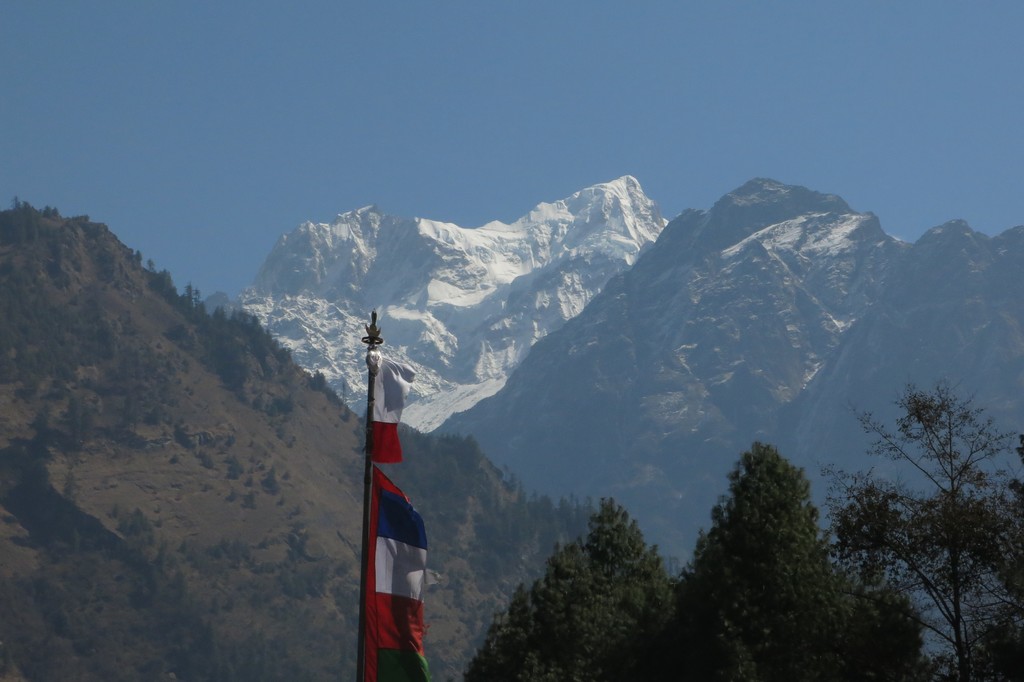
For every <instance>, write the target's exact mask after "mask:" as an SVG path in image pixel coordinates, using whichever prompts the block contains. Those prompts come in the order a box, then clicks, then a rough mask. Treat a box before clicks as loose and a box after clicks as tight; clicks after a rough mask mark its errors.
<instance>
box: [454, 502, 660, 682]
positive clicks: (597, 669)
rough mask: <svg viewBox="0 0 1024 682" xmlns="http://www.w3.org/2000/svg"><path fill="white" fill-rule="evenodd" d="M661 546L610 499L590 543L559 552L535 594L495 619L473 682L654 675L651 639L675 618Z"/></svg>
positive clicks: (521, 595)
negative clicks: (648, 672)
mask: <svg viewBox="0 0 1024 682" xmlns="http://www.w3.org/2000/svg"><path fill="white" fill-rule="evenodd" d="M671 604H672V599H671V581H670V579H669V577H668V574H667V573H666V572H665V570H664V567H663V565H662V562H661V559H660V557H659V556H658V554H657V550H656V548H652V547H648V546H647V545H646V544H645V542H644V540H643V535H642V534H641V533H640V530H639V528H638V526H637V524H636V522H635V521H632V520H630V519H629V516H628V514H627V513H626V511H625V510H624V509H623V508H622V507H620V506H618V505H616V504H615V503H614V502H613V501H611V500H603V501H602V502H601V506H600V508H599V509H598V511H597V512H596V513H595V514H594V515H593V516H592V517H591V520H590V529H589V533H588V535H587V537H586V539H585V540H582V541H580V540H577V541H576V542H574V543H571V544H569V545H566V546H565V547H563V548H561V549H559V550H558V551H556V552H555V554H554V555H553V556H552V557H551V558H550V559H549V560H548V563H547V570H546V572H545V574H544V576H543V577H542V578H540V579H539V580H537V581H536V582H535V583H534V584H533V586H532V587H531V589H530V590H526V589H525V588H524V587H522V586H520V588H519V590H517V592H516V594H515V596H514V597H513V599H512V602H511V604H510V605H509V608H508V610H507V611H506V612H505V613H504V614H501V615H499V616H498V617H497V618H496V620H495V621H494V623H492V625H491V627H490V630H489V631H488V634H487V639H486V641H485V642H484V645H483V647H482V648H481V650H480V651H479V652H478V653H477V656H476V657H475V658H474V659H473V661H472V662H471V663H470V666H469V669H468V671H467V673H466V677H465V679H466V680H467V682H479V681H482V680H486V681H487V682H502V681H504V680H517V681H523V682H525V681H527V680H529V681H531V682H533V681H542V682H543V681H546V680H551V681H553V682H554V681H557V682H573V681H578V682H601V681H603V680H608V681H609V682H610V681H612V680H615V681H621V680H633V679H635V680H640V679H650V678H649V677H648V676H647V675H646V674H645V673H644V670H645V669H646V666H647V664H648V660H649V657H650V651H649V646H650V642H651V641H652V640H653V637H654V635H655V634H656V633H658V632H660V631H661V630H662V629H663V627H664V625H665V623H666V622H667V620H668V617H669V615H670V613H671Z"/></svg>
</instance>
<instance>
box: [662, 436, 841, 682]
mask: <svg viewBox="0 0 1024 682" xmlns="http://www.w3.org/2000/svg"><path fill="white" fill-rule="evenodd" d="M711 518H712V524H711V528H710V530H708V531H707V532H702V533H701V535H700V536H699V538H698V540H697V547H696V550H695V551H694V556H693V559H692V560H691V562H690V564H689V566H688V567H687V568H686V570H684V572H683V575H682V577H681V580H680V582H679V588H678V601H677V604H676V613H677V614H678V623H677V625H676V627H675V628H673V631H672V632H671V633H670V637H671V639H672V640H674V641H670V642H669V643H668V645H669V646H673V645H674V647H675V649H676V650H677V651H678V652H681V653H682V659H683V660H682V663H681V665H682V668H683V671H684V673H685V675H684V676H683V677H685V678H686V679H700V680H766V681H769V680H779V681H780V682H781V681H783V680H785V681H787V682H799V681H801V680H824V679H853V678H851V677H847V676H845V675H844V672H843V656H842V652H841V650H840V648H839V646H838V643H840V642H842V641H843V640H844V639H845V635H846V634H847V628H846V624H847V622H848V619H849V614H850V607H851V602H850V600H849V598H848V597H847V594H846V587H847V585H846V583H845V582H844V580H843V579H842V577H841V576H840V575H839V574H837V573H836V572H835V571H834V570H833V567H832V564H831V563H830V560H829V551H830V550H829V545H828V542H827V541H826V539H825V537H824V534H823V532H822V530H821V528H820V527H819V525H818V510H817V509H816V508H815V506H814V505H813V504H812V502H811V498H810V484H809V483H808V481H807V478H806V477H805V476H804V474H803V471H802V470H800V469H798V468H797V467H795V466H793V465H792V464H790V463H789V462H788V461H786V460H785V459H784V458H783V457H782V456H781V455H780V454H779V452H778V451H777V450H776V449H775V448H774V447H772V446H770V445H765V444H762V443H754V444H753V446H752V447H751V449H750V450H749V451H748V452H745V453H743V455H742V456H741V458H740V460H739V462H738V463H737V465H736V467H735V469H734V470H733V471H732V472H731V473H730V474H729V492H728V495H727V496H726V497H724V498H723V499H722V500H721V501H720V502H719V504H717V505H716V506H715V508H714V509H713V510H712V513H711ZM669 673H670V671H668V670H665V671H663V677H664V676H667V675H669ZM680 677H681V676H680V675H679V673H678V671H677V673H676V675H674V676H673V678H680ZM664 679H670V678H669V677H664Z"/></svg>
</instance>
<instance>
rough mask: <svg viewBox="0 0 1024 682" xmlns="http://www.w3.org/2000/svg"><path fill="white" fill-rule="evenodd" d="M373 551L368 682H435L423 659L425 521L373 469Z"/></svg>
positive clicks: (368, 598)
mask: <svg viewBox="0 0 1024 682" xmlns="http://www.w3.org/2000/svg"><path fill="white" fill-rule="evenodd" d="M369 537H370V538H371V543H373V544H374V545H375V546H371V547H370V548H369V551H368V553H367V557H366V558H365V559H364V560H366V561H369V562H370V565H369V566H368V567H367V569H368V570H367V572H366V576H367V578H366V582H367V584H366V587H365V589H366V594H365V595H364V599H365V612H366V631H365V633H364V635H365V637H364V646H365V649H364V661H365V663H364V677H363V680H362V682H429V681H430V670H429V669H428V667H427V659H426V658H424V656H423V630H424V628H423V585H424V580H425V578H426V574H427V535H426V532H425V531H424V529H423V519H422V518H421V517H420V515H419V513H418V512H417V511H416V510H415V509H413V506H412V504H410V503H409V498H407V497H406V496H405V493H403V492H402V491H401V490H399V489H398V487H397V486H396V485H395V484H394V483H392V482H391V481H390V480H388V477H387V476H385V475H384V474H383V473H382V472H381V471H380V469H378V468H377V467H373V482H372V491H371V496H370V529H369Z"/></svg>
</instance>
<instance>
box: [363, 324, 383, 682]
mask: <svg viewBox="0 0 1024 682" xmlns="http://www.w3.org/2000/svg"><path fill="white" fill-rule="evenodd" d="M362 341H363V343H365V344H366V346H367V348H366V369H367V375H368V377H367V381H366V446H365V449H364V455H365V456H364V474H363V539H362V551H361V552H360V554H359V558H360V568H359V636H358V638H357V640H358V644H357V646H358V651H357V654H356V682H363V678H364V677H365V676H366V675H365V670H366V583H367V572H368V570H369V569H368V567H369V561H367V559H368V558H369V554H368V552H369V549H370V538H369V537H368V535H367V534H368V533H369V532H370V497H371V495H372V489H371V486H372V485H373V463H372V460H371V453H372V452H373V401H374V395H373V393H374V384H375V383H376V378H377V371H378V370H379V369H380V359H381V355H380V351H379V350H378V349H377V347H378V346H380V345H381V344H382V343H384V339H382V338H381V336H380V328H379V327H378V326H377V311H376V310H374V311H373V312H372V313H371V314H370V324H369V325H368V326H367V327H366V336H364V337H363V339H362Z"/></svg>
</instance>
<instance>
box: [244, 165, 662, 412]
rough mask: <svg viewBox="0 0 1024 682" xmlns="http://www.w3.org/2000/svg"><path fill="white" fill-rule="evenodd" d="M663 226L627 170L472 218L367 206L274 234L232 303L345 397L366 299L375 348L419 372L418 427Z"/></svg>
mask: <svg viewBox="0 0 1024 682" xmlns="http://www.w3.org/2000/svg"><path fill="white" fill-rule="evenodd" d="M664 225H665V221H664V219H663V218H662V217H661V214H660V212H659V211H658V208H657V206H656V205H655V203H654V202H653V201H652V200H651V199H650V198H648V197H647V196H646V195H645V194H644V193H643V190H642V188H641V187H640V184H639V183H638V182H637V181H636V179H634V178H632V177H629V176H625V177H622V178H619V179H617V180H614V181H612V182H608V183H602V184H599V185H595V186H593V187H589V188H587V189H584V190H581V191H580V192H577V193H575V194H573V195H572V196H570V197H568V198H566V199H563V200H561V201H556V202H552V203H542V204H539V205H538V206H537V207H536V208H534V209H533V210H532V211H530V213H529V214H527V215H526V216H523V217H522V218H520V219H519V220H516V221H515V222H513V223H511V224H505V223H502V222H498V221H493V222H490V223H487V224H486V225H483V226H480V227H477V228H464V227H460V226H458V225H454V224H452V223H446V222H441V221H436V220H428V219H424V218H415V219H403V218H397V217H394V216H389V215H387V214H384V213H381V212H380V211H379V210H378V209H377V208H376V207H374V206H368V207H364V208H361V209H358V210H356V211H350V212H348V213H344V214H341V215H339V216H338V217H337V218H336V219H335V221H334V222H333V223H331V224H323V223H321V224H315V223H311V222H307V223H304V224H302V225H300V226H299V227H298V228H296V229H295V230H294V231H293V232H291V233H290V234H286V235H284V236H282V237H281V239H280V240H279V241H278V243H277V245H276V246H275V247H274V249H273V250H272V251H271V253H270V254H269V255H268V257H267V259H266V261H265V263H264V265H263V267H262V268H261V269H260V272H259V273H258V275H257V276H256V278H255V281H254V283H253V285H252V286H251V287H250V288H249V289H247V290H246V291H244V292H242V294H241V296H240V298H239V303H240V305H241V306H242V307H243V308H245V309H246V310H248V311H249V312H251V313H253V314H255V315H257V316H258V317H259V318H260V320H261V321H262V322H263V323H264V324H266V325H267V326H268V327H269V328H270V330H271V332H272V333H274V335H275V336H277V337H278V338H279V340H281V342H282V343H283V344H285V345H286V346H288V347H289V348H290V349H291V351H292V353H293V355H294V357H295V359H296V360H297V361H298V362H299V363H300V364H302V365H303V366H305V367H307V368H309V369H311V370H320V371H322V372H323V373H324V375H325V376H326V377H327V379H328V381H329V383H330V384H331V385H332V386H333V387H334V388H335V389H336V390H338V392H339V393H340V394H341V395H342V396H343V398H344V399H345V400H346V401H347V402H348V403H349V404H351V405H353V406H356V407H358V406H359V403H360V402H361V401H362V400H363V390H362V387H363V386H364V384H365V368H364V367H363V362H362V358H363V353H364V348H363V347H362V344H361V343H359V337H361V336H362V333H361V331H362V329H363V325H364V324H365V323H366V322H367V321H368V319H369V314H370V311H371V310H374V309H375V310H377V312H378V314H379V316H380V322H379V324H380V325H381V328H382V330H383V336H384V338H385V341H386V344H385V346H384V350H385V352H388V353H390V354H391V355H392V356H394V357H396V359H400V360H403V361H406V362H409V363H410V364H412V365H413V366H414V367H416V369H417V371H418V376H417V380H416V383H415V388H414V392H413V395H412V396H411V400H410V403H409V405H408V407H407V408H406V410H405V413H404V415H403V421H405V422H406V423H408V424H410V425H412V426H415V427H417V428H420V429H422V430H430V429H432V428H434V427H435V426H437V425H439V424H440V423H441V422H443V421H444V420H445V419H446V418H447V417H448V416H449V415H450V414H452V413H453V412H457V411H462V410H465V409H468V408H469V407H471V406H472V405H474V404H475V403H476V402H478V401H479V400H481V399H482V398H484V397H487V396H490V395H493V394H494V393H496V392H497V391H498V390H499V389H500V388H501V387H502V386H503V385H504V383H505V380H506V379H507V377H508V375H509V373H510V372H511V371H512V369H513V368H514V367H515V366H516V365H517V364H518V363H519V362H520V361H521V360H522V359H523V357H524V356H525V355H526V353H527V351H528V350H529V348H530V347H531V346H532V345H533V344H534V343H535V342H536V341H537V340H538V339H540V338H543V337H544V336H545V335H547V334H548V333H549V332H551V331H552V330H554V329H557V328H558V327H560V326H561V325H562V324H563V323H564V322H565V321H566V320H568V319H571V318H572V317H574V316H575V315H577V314H578V313H579V312H580V311H581V310H583V308H584V306H585V305H586V304H587V302H589V301H590V300H591V299H592V298H593V297H594V295H596V294H597V293H598V292H599V291H600V290H601V288H602V287H603V286H604V285H605V283H606V282H607V281H608V280H609V279H610V278H611V277H612V276H614V275H616V274H618V273H619V272H621V271H623V270H624V269H626V268H628V267H630V266H631V265H632V264H633V263H634V262H635V261H636V259H637V257H638V256H639V254H640V252H641V251H642V250H643V249H644V248H645V247H646V246H647V245H649V244H650V243H652V242H653V241H654V240H655V239H656V238H657V237H658V235H659V234H660V232H661V230H662V228H663V227H664Z"/></svg>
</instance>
